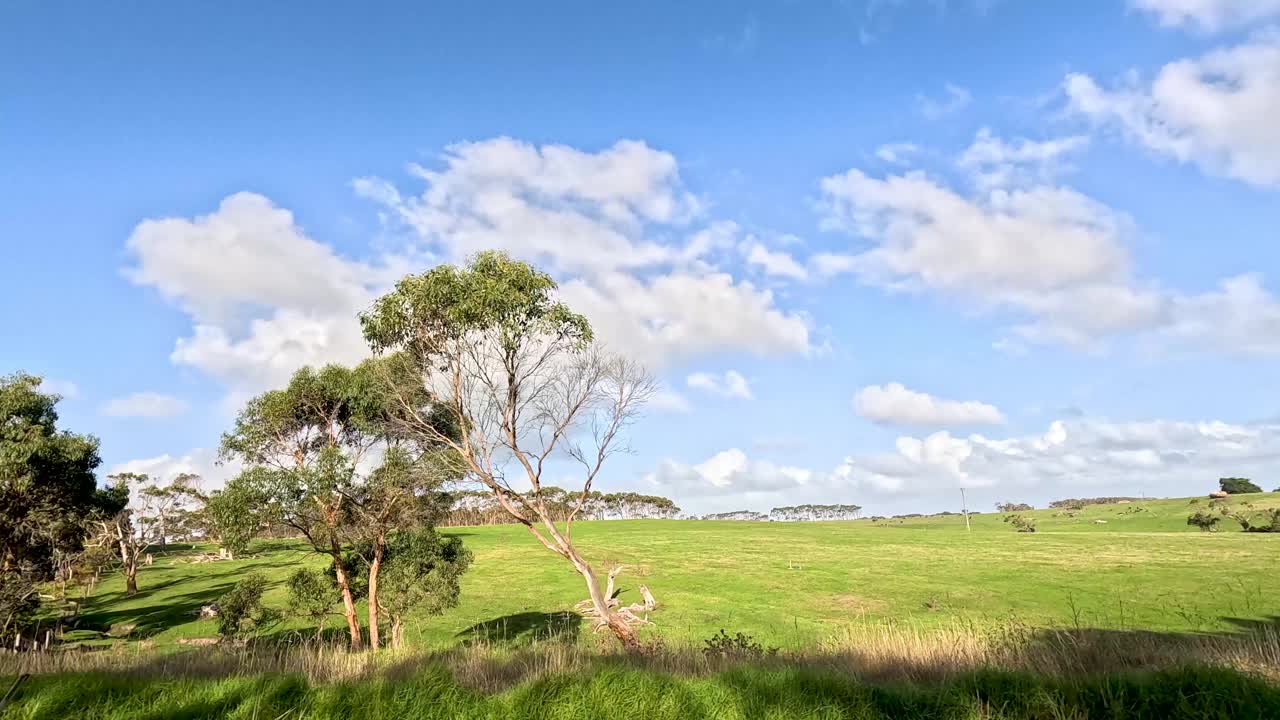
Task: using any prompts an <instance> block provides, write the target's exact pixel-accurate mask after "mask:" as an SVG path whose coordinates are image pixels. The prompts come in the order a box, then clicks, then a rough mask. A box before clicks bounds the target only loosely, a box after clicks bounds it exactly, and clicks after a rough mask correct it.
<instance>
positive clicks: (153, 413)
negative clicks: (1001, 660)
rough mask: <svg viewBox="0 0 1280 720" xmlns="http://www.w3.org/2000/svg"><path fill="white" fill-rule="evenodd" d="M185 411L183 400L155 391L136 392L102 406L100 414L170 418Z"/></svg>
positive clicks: (124, 416) (120, 416)
mask: <svg viewBox="0 0 1280 720" xmlns="http://www.w3.org/2000/svg"><path fill="white" fill-rule="evenodd" d="M186 411H187V403H186V401H185V400H182V399H180V398H176V397H174V396H172V395H165V394H163V393H157V392H137V393H133V394H131V395H125V396H124V397H118V398H114V399H112V400H110V401H109V402H107V404H106V405H104V406H102V414H103V415H106V416H107V417H118V418H171V417H176V416H178V415H181V414H183V413H185V412H186Z"/></svg>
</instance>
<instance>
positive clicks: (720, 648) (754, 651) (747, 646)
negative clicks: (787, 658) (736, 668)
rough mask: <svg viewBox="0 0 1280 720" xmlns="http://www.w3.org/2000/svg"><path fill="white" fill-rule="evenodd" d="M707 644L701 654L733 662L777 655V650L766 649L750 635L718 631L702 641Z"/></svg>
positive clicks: (722, 629)
mask: <svg viewBox="0 0 1280 720" xmlns="http://www.w3.org/2000/svg"><path fill="white" fill-rule="evenodd" d="M703 642H705V643H706V644H707V646H706V647H704V648H702V654H703V655H706V656H707V657H709V658H728V659H734V660H758V659H760V658H763V657H773V656H775V655H777V654H778V648H776V647H775V648H766V647H765V646H763V645H761V644H760V643H758V642H756V641H755V638H753V637H752V636H750V635H747V634H745V633H737V634H735V635H732V636H731V635H729V633H727V632H725V631H724V628H721V629H720V632H719V633H717V634H715V635H713V636H711V638H710V639H708V640H704V641H703Z"/></svg>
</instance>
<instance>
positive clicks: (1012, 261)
mask: <svg viewBox="0 0 1280 720" xmlns="http://www.w3.org/2000/svg"><path fill="white" fill-rule="evenodd" d="M979 140H980V141H983V142H984V144H985V145H986V149H983V150H981V151H980V152H974V153H973V154H972V155H971V157H984V158H1001V159H1006V160H1007V159H1009V158H1010V157H1011V156H1013V157H1015V159H1018V160H1019V161H1020V160H1022V159H1031V158H1045V157H1050V158H1051V157H1056V156H1057V155H1058V154H1060V152H1059V151H1060V150H1061V145H1059V146H1057V147H1055V148H1049V149H1046V148H1045V147H1042V146H1037V145H1026V144H1008V143H1004V142H1002V141H997V140H995V138H992V137H991V136H989V135H988V136H987V137H986V138H985V140H984V138H983V137H982V136H981V135H980V136H979ZM971 150H972V149H971ZM969 164H971V165H975V164H976V165H979V166H980V165H981V164H982V163H980V162H979V161H977V160H976V159H975V160H972V161H971V163H969ZM1005 181H1007V182H1009V184H1010V187H994V188H993V187H987V186H985V185H984V183H983V182H982V181H981V179H978V182H977V183H976V184H977V185H978V190H977V191H976V192H975V193H974V194H971V195H970V194H963V193H961V192H959V191H957V190H955V189H953V188H951V187H948V186H946V185H944V184H943V183H941V182H940V181H938V180H936V179H934V178H932V177H930V176H928V175H926V174H924V173H922V172H907V173H904V174H900V175H890V176H887V177H884V178H875V177H872V176H869V175H867V174H866V173H864V172H863V171H861V170H858V169H856V168H855V169H852V170H850V171H848V172H847V173H844V174H842V175H835V176H832V177H828V178H825V179H824V180H823V181H822V191H823V201H822V205H821V207H822V210H823V212H824V217H823V220H822V224H823V227H824V228H825V229H828V230H838V231H843V232H846V233H848V234H850V235H852V236H854V237H855V238H857V239H858V240H859V241H860V242H859V245H860V246H862V245H863V244H864V241H870V242H871V243H872V246H871V247H870V248H869V249H863V248H862V247H860V248H859V250H860V251H859V252H846V253H840V252H827V253H822V254H818V255H815V256H814V257H812V258H811V259H810V264H811V266H812V267H813V268H814V271H815V272H816V273H817V274H818V275H820V276H823V277H832V276H836V275H840V274H844V273H852V274H854V275H856V276H857V277H858V278H859V279H861V280H862V281H863V282H866V283H869V284H872V285H878V286H881V287H885V288H888V289H892V290H908V291H921V290H923V291H932V292H939V293H943V294H947V295H951V296H957V297H961V298H964V299H968V300H970V301H972V302H974V303H975V304H977V305H978V306H979V307H985V308H993V309H1002V310H1007V311H1013V312H1015V313H1017V314H1020V315H1023V316H1025V317H1026V318H1027V321H1026V322H1023V323H1021V324H1019V325H1017V326H1016V327H1014V328H1013V332H1014V333H1015V335H1016V336H1017V337H1018V338H1019V339H1020V340H1021V341H1024V342H1029V343H1053V344H1062V345H1067V346H1069V347H1073V348H1077V349H1085V350H1093V349H1097V348H1100V347H1102V346H1103V345H1104V343H1105V341H1106V340H1107V339H1109V338H1113V337H1136V338H1140V339H1143V340H1146V341H1149V342H1151V343H1154V344H1156V345H1157V346H1163V345H1181V346H1183V347H1186V348H1193V349H1196V350H1199V351H1207V352H1225V353H1237V354H1276V353H1278V352H1280V343H1277V342H1275V341H1274V340H1273V339H1272V338H1274V337H1275V333H1274V327H1275V318H1276V317H1277V315H1280V301H1278V300H1277V299H1276V298H1275V297H1274V296H1273V295H1271V294H1270V293H1268V292H1267V291H1266V290H1265V289H1264V288H1263V287H1262V284H1261V281H1260V280H1259V279H1258V278H1257V277H1253V276H1246V277H1244V278H1230V279H1227V280H1225V281H1224V283H1223V290H1222V291H1220V292H1210V293H1203V294H1198V295H1197V294H1188V293H1181V292H1176V291H1171V290H1165V289H1162V288H1159V287H1157V286H1155V285H1154V284H1153V283H1147V282H1142V281H1139V280H1137V279H1135V278H1134V277H1133V276H1132V274H1131V272H1130V269H1129V254H1128V251H1127V249H1126V244H1127V241H1128V239H1129V238H1130V237H1131V236H1132V235H1134V234H1135V231H1134V229H1133V223H1132V221H1131V220H1130V219H1129V218H1127V217H1126V216H1124V215H1123V214H1121V213H1118V212H1116V211H1114V210H1112V209H1110V208H1108V207H1107V206H1105V205H1103V204H1101V203H1099V202H1097V201H1095V200H1093V199H1091V198H1089V197H1087V196H1085V195H1082V194H1081V193H1079V192H1076V191H1075V190H1072V189H1070V188H1066V187H1059V186H1054V185H1050V184H1045V183H1044V182H1043V181H1042V180H1036V179H1035V178H1034V177H1032V176H1027V175H1026V174H1024V173H1020V172H1014V173H1010V174H1007V175H1006V176H1005ZM1213 313H1218V315H1217V316H1216V317H1215V316H1214V315H1213ZM1015 346H1016V344H1014V343H1012V342H1011V343H1007V344H1006V345H1005V347H1015Z"/></svg>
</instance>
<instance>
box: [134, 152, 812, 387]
mask: <svg viewBox="0 0 1280 720" xmlns="http://www.w3.org/2000/svg"><path fill="white" fill-rule="evenodd" d="M442 165H443V167H442V168H440V169H426V168H423V167H417V166H415V167H414V168H413V172H414V174H415V175H416V177H417V178H418V179H419V180H420V181H421V182H423V184H424V185H425V188H424V189H423V190H422V192H421V193H420V194H418V195H409V196H406V195H403V194H402V193H401V192H400V191H399V189H397V188H396V187H395V186H394V185H392V184H391V183H389V182H387V181H385V180H381V179H377V178H362V179H359V180H357V181H355V189H356V191H357V192H358V193H360V194H361V195H364V196H366V197H368V198H371V199H373V200H375V201H376V202H378V203H380V204H382V205H383V206H384V207H385V208H387V210H388V211H389V217H390V218H391V221H392V222H395V223H397V224H402V225H403V226H404V227H407V228H409V229H410V230H412V231H413V234H414V235H415V236H416V238H417V244H416V245H415V246H414V247H408V248H405V249H403V251H402V252H401V253H400V254H398V255H381V256H377V257H376V258H375V259H374V260H371V261H370V260H363V259H357V258H347V257H342V256H340V255H339V254H337V253H336V252H335V251H334V250H333V249H332V248H331V247H329V246H328V245H326V244H324V243H322V242H319V241H317V240H315V239H314V238H313V237H311V236H310V235H309V234H308V233H307V232H306V231H305V230H304V229H303V228H302V227H300V226H299V225H298V223H297V222H296V221H295V219H294V217H293V215H292V214H291V213H290V212H289V211H288V210H286V209H283V208H280V207H277V206H276V205H274V204H273V203H272V202H271V201H270V200H269V199H267V198H265V197H262V196H261V195H256V194H253V193H238V194H235V195H231V196H229V197H227V198H226V199H224V200H223V201H222V202H221V204H220V205H219V207H218V208H217V209H216V210H215V211H214V212H211V213H209V214H207V215H202V216H197V217H194V218H181V217H178V218H158V219H151V220H146V221H143V222H141V223H140V224H139V225H138V226H137V227H136V228H135V229H134V231H133V233H132V234H131V236H130V238H129V241H128V249H129V252H130V253H131V255H132V256H133V259H134V262H133V264H132V266H131V267H129V268H128V269H127V270H126V275H127V276H128V277H129V278H130V279H131V280H132V281H133V282H135V283H137V284H139V285H143V286H147V287H152V288H154V289H156V290H157V291H158V292H159V293H160V294H161V295H162V296H163V297H165V298H167V299H169V300H170V301H171V302H173V303H174V304H176V305H178V306H179V307H181V308H183V310H184V311H186V312H187V313H188V314H189V315H190V316H191V318H192V325H193V327H192V331H191V333H190V335H189V336H187V337H183V338H181V339H179V340H178V341H177V343H176V346H175V349H174V351H173V354H172V360H173V361H174V362H175V363H177V364H180V365H186V366H190V367H194V368H197V369H199V370H201V371H202V372H205V373H207V374H209V375H212V376H214V377H216V378H218V379H220V380H221V381H223V382H224V383H225V384H226V385H227V386H228V388H229V389H230V391H231V392H232V394H233V396H235V397H242V396H244V395H247V394H252V393H256V392H260V391H261V390H264V389H266V388H270V387H274V386H278V385H280V384H282V383H283V382H285V381H286V380H287V378H288V377H289V375H290V374H291V373H292V372H293V371H294V370H296V369H297V368H299V367H301V366H302V365H308V364H311V365H317V364H323V363H326V362H342V363H352V362H356V361H358V360H359V359H361V358H362V357H364V356H366V354H367V352H368V350H367V348H366V346H365V343H364V341H363V338H362V337H361V333H360V329H359V326H358V323H357V321H356V316H357V315H358V314H359V312H360V311H361V310H363V309H364V308H365V307H367V306H368V305H369V304H370V303H371V302H372V301H373V300H374V299H375V298H376V297H377V296H378V294H380V293H381V292H384V291H385V290H386V289H387V288H388V287H390V285H391V284H392V283H393V282H394V281H395V280H396V279H398V278H399V277H400V276H402V275H403V274H405V273H407V272H413V271H418V270H421V269H422V268H423V266H424V265H425V263H424V262H422V261H421V260H419V259H418V258H423V257H428V256H429V257H436V258H439V257H442V258H443V259H445V260H447V261H455V262H461V261H465V260H466V259H467V258H468V257H469V256H471V255H473V254H474V253H475V252H477V251H480V250H485V249H495V248H496V249H501V250H506V251H508V252H510V253H512V254H513V255H515V256H517V257H519V258H521V259H524V260H528V261H531V262H534V263H536V264H538V265H540V266H542V267H544V268H546V269H548V270H549V271H551V272H553V273H554V274H556V275H557V277H558V278H559V279H561V281H562V284H561V295H562V297H563V298H564V299H565V300H566V301H567V302H569V303H570V304H571V305H573V306H574V307H577V308H579V309H581V310H582V311H583V312H585V313H586V314H587V316H588V318H589V319H590V320H591V321H592V324H593V326H594V328H595V330H596V334H597V336H598V337H600V338H601V339H602V340H603V341H604V342H605V343H606V344H607V345H609V346H611V347H612V348H613V349H615V350H617V351H619V352H623V353H627V354H630V355H632V356H634V357H636V358H637V359H640V360H642V361H644V362H646V363H647V364H649V365H650V366H652V367H654V368H661V367H662V366H664V365H666V364H669V363H674V362H679V361H681V360H684V359H686V358H688V357H692V356H696V355H698V354H700V353H704V352H713V351H726V350H728V351H734V350H737V351H745V352H751V353H758V354H776V353H797V352H798V353H803V352H807V351H808V350H809V321H808V319H807V318H806V317H805V316H803V315H802V314H799V313H795V312H788V311H785V310H783V309H781V308H779V307H778V306H777V304H776V303H775V300H774V297H773V295H772V293H770V292H769V291H768V290H766V289H762V288H758V287H756V286H754V285H753V284H751V283H750V282H747V281H745V280H739V279H738V278H736V277H734V276H733V275H732V274H730V273H729V272H727V271H725V270H722V269H720V268H719V267H718V265H717V264H716V262H715V258H716V257H717V256H722V255H723V254H724V253H727V252H729V251H731V250H732V248H733V247H735V245H737V244H738V239H737V237H738V228H737V226H736V225H735V224H733V223H731V222H726V221H716V220H709V219H706V218H705V217H704V212H703V210H702V207H701V203H700V201H699V200H698V198H697V197H696V196H695V195H693V194H692V193H690V192H689V191H687V190H686V189H685V188H684V186H683V183H682V181H681V180H680V176H679V171H678V166H677V163H676V160H675V158H674V157H673V156H671V155H670V154H669V153H665V152H661V151H657V150H654V149H652V148H649V147H648V146H646V145H645V144H644V143H640V142H634V141H622V142H619V143H616V144H615V145H613V146H611V147H609V148H606V149H604V150H601V151H598V152H586V151H581V150H577V149H574V148H570V147H566V146H562V145H544V146H534V145H530V144H528V143H522V142H518V141H516V140H512V139H510V138H497V139H494V140H487V141H482V142H474V143H463V144H459V145H453V146H450V147H449V148H448V149H447V150H446V152H445V153H444V156H443V158H442ZM754 258H755V261H757V262H759V263H763V264H765V265H766V271H767V272H770V273H773V274H778V273H784V274H785V273H791V274H793V275H794V274H795V272H796V268H795V267H788V266H787V265H786V263H785V261H784V259H783V258H782V257H781V256H779V255H778V254H776V253H767V254H765V255H760V254H758V253H757V254H755V255H754ZM793 265H795V263H794V262H793ZM800 271H801V272H803V268H800Z"/></svg>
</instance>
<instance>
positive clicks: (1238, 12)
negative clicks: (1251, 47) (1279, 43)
mask: <svg viewBox="0 0 1280 720" xmlns="http://www.w3.org/2000/svg"><path fill="white" fill-rule="evenodd" d="M1129 1H1130V3H1131V4H1132V5H1133V6H1134V7H1136V8H1138V9H1139V10H1145V11H1147V12H1150V13H1153V14H1155V15H1156V17H1157V18H1159V20H1160V23H1161V24H1162V25H1166V26H1170V27H1180V26H1187V25H1193V26H1196V27H1198V28H1200V29H1202V30H1209V31H1214V30H1222V29H1224V28H1228V27H1237V26H1240V25H1247V24H1249V23H1252V22H1257V21H1259V20H1266V19H1268V18H1272V17H1276V16H1280V0H1129Z"/></svg>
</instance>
